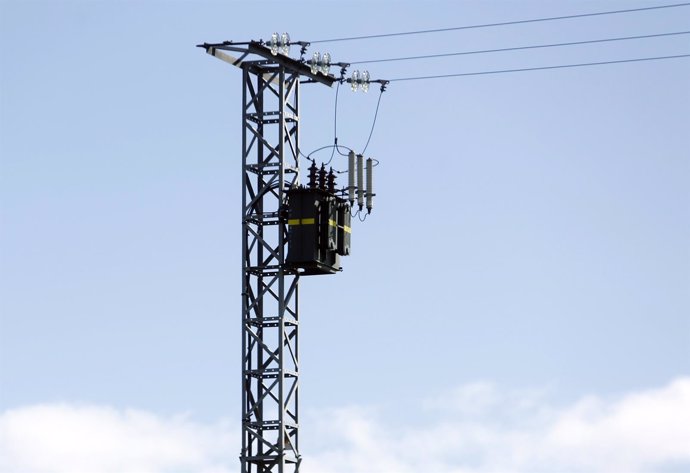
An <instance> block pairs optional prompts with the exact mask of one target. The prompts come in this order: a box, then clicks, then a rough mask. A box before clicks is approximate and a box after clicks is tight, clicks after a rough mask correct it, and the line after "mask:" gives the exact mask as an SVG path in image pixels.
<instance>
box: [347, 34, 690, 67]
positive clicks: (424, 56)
mask: <svg viewBox="0 0 690 473" xmlns="http://www.w3.org/2000/svg"><path fill="white" fill-rule="evenodd" d="M683 34H690V31H676V32H672V33H657V34H648V35H640V36H625V37H620V38H603V39H591V40H585V41H571V42H567V43H553V44H536V45H531V46H517V47H511V48H498V49H480V50H476V51H460V52H453V53H442V54H426V55H422V56H407V57H394V58H385V59H368V60H365V61H353V62H351V63H350V64H370V63H375V62H393V61H412V60H418V59H433V58H440V57H450V56H463V55H469V54H486V53H499V52H505V51H520V50H525V49H539V48H556V47H562V46H577V45H582V44H594V43H606V42H611V41H627V40H634V39H646V38H660V37H663V36H675V35H683Z"/></svg>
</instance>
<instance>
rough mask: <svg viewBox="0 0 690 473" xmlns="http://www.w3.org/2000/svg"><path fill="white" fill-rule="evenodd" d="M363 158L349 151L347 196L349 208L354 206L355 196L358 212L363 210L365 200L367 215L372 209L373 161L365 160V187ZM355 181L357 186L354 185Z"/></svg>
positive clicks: (370, 159)
mask: <svg viewBox="0 0 690 473" xmlns="http://www.w3.org/2000/svg"><path fill="white" fill-rule="evenodd" d="M364 171H365V166H364V156H362V155H361V154H355V152H354V151H350V153H349V154H348V156H347V195H348V201H349V202H350V207H353V206H354V204H355V194H356V200H357V206H358V207H359V210H362V209H363V208H364V203H365V198H366V208H367V213H368V214H370V213H371V210H372V209H373V207H374V195H376V194H374V160H373V159H372V158H367V160H366V185H365V180H364ZM355 179H356V182H357V184H356V185H355Z"/></svg>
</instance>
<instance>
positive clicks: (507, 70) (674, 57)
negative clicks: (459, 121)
mask: <svg viewBox="0 0 690 473" xmlns="http://www.w3.org/2000/svg"><path fill="white" fill-rule="evenodd" d="M684 57H690V54H678V55H676V56H655V57H642V58H634V59H621V60H617V61H602V62H587V63H580V64H560V65H557V66H541V67H525V68H521V69H502V70H497V71H480V72H462V73H459V74H439V75H432V76H417V77H399V78H397V79H390V82H402V81H411V80H426V79H444V78H447V77H463V76H480V75H486V74H506V73H509V72H526V71H543V70H547V69H565V68H569V67H585V66H603V65H605V64H622V63H626V62H641V61H657V60H662V59H678V58H684Z"/></svg>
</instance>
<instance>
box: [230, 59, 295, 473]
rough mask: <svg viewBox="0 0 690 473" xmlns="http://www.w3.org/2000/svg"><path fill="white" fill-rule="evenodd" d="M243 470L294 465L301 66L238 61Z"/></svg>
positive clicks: (280, 470)
mask: <svg viewBox="0 0 690 473" xmlns="http://www.w3.org/2000/svg"><path fill="white" fill-rule="evenodd" d="M241 67H242V70H243V74H242V83H243V94H242V95H243V99H242V104H243V105H242V123H243V134H242V149H243V153H242V188H243V198H242V235H243V236H242V354H243V355H242V451H241V455H240V462H241V471H242V473H267V472H277V473H284V472H287V471H291V472H293V471H294V472H298V471H299V465H300V454H299V411H298V408H299V406H298V400H299V352H298V348H299V345H298V340H299V337H298V333H299V332H298V328H299V325H298V323H299V316H298V284H299V274H298V273H297V272H296V271H293V270H290V269H288V268H286V265H285V258H286V253H287V216H286V214H285V204H286V191H287V190H288V189H289V188H290V187H292V186H295V185H297V184H299V156H298V154H299V87H300V80H299V78H300V74H299V72H298V71H295V70H292V69H290V68H288V67H286V66H285V65H283V64H279V63H276V62H271V61H266V60H262V61H247V62H244V63H243V64H242V65H241Z"/></svg>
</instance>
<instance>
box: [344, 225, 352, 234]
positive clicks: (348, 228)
mask: <svg viewBox="0 0 690 473" xmlns="http://www.w3.org/2000/svg"><path fill="white" fill-rule="evenodd" d="M343 230H345V231H346V232H347V233H352V229H351V228H350V227H348V226H347V225H343Z"/></svg>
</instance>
